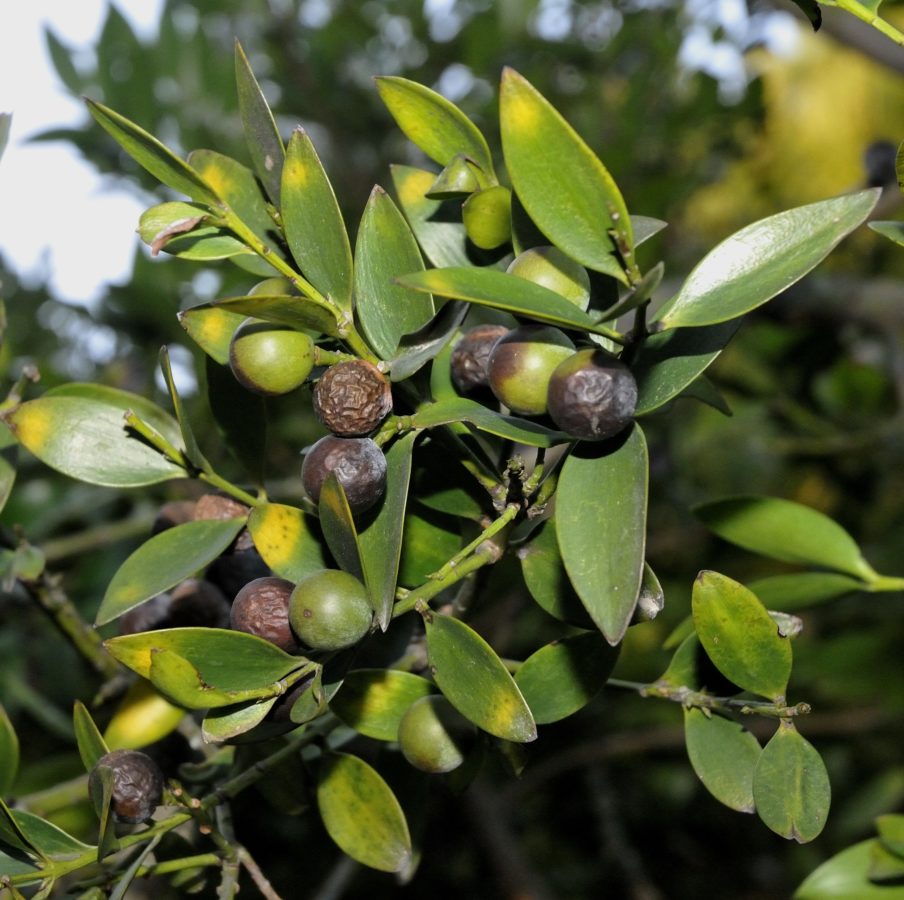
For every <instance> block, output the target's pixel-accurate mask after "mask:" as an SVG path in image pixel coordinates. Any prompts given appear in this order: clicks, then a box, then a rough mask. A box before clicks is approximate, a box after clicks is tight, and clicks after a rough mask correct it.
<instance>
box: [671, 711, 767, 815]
mask: <svg viewBox="0 0 904 900" xmlns="http://www.w3.org/2000/svg"><path fill="white" fill-rule="evenodd" d="M684 740H685V743H686V745H687V755H688V758H689V759H690V761H691V766H693V769H694V771H695V772H696V773H697V777H698V778H699V779H700V781H701V782H703V786H704V787H705V788H706V789H707V790H708V791H709V792H710V793H711V794H712V795H713V797H715V798H716V800H718V801H719V803H723V804H724V805H725V806H727V807H728V808H729V809H733V810H735V811H736V812H746V813H752V812H754V803H753V773H754V770H755V769H756V766H757V763H758V762H759V759H760V754H761V753H762V749H761V747H760V744H759V741H757V739H756V738H755V737H754V736H753V735H752V734H751V733H750V732H749V731H747V729H746V728H742V727H741V726H740V725H739V724H738V723H737V722H735V721H733V720H732V719H727V718H725V717H724V716H720V715H717V714H715V713H713V714H711V715H705V714H704V712H703V711H702V710H700V709H685V711H684Z"/></svg>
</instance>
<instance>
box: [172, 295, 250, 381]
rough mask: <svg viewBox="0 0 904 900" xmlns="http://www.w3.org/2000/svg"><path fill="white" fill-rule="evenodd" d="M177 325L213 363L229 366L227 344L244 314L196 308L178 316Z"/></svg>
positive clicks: (205, 307)
mask: <svg viewBox="0 0 904 900" xmlns="http://www.w3.org/2000/svg"><path fill="white" fill-rule="evenodd" d="M178 317H179V324H180V325H181V326H182V327H183V328H184V329H185V330H186V331H187V332H188V334H189V335H190V337H191V339H192V340H193V341H194V342H195V343H196V344H197V345H198V346H199V347H200V348H201V349H202V350H203V351H204V352H205V353H206V354H207V355H208V356H209V357H210V358H211V359H213V360H214V361H215V362H217V363H219V364H220V365H221V366H226V365H229V344H230V343H231V342H232V335H233V333H234V332H235V330H236V328H238V327H239V325H241V324H242V322H244V321H245V319H246V318H247V314H246V313H240V312H229V311H228V310H225V309H220V308H219V307H216V306H196V307H193V308H192V309H186V310H183V311H182V312H180V313H179V314H178Z"/></svg>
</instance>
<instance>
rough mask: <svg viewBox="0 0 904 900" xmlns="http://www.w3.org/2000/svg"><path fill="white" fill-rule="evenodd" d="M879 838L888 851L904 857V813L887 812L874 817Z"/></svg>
mask: <svg viewBox="0 0 904 900" xmlns="http://www.w3.org/2000/svg"><path fill="white" fill-rule="evenodd" d="M876 830H877V831H878V832H879V840H880V841H881V842H882V846H883V847H885V849H886V850H888V852H889V853H894V854H895V856H900V857H901V858H902V859H904V815H901V814H900V813H898V814H895V813H888V814H886V815H884V816H879V817H878V818H877V819H876Z"/></svg>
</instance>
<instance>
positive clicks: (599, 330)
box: [588, 325, 628, 346]
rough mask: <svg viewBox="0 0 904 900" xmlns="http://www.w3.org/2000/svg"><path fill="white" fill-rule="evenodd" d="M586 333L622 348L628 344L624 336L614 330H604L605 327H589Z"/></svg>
mask: <svg viewBox="0 0 904 900" xmlns="http://www.w3.org/2000/svg"><path fill="white" fill-rule="evenodd" d="M588 331H592V332H593V333H594V334H598V335H601V336H602V337H605V338H609V340H610V341H614V342H615V343H616V344H621V345H622V346H624V345H625V344H627V343H628V338H627V337H626V336H625V335H624V334H622V333H621V332H620V331H616V330H615V329H614V328H606V326H605V325H591V326H590V327H589V328H588Z"/></svg>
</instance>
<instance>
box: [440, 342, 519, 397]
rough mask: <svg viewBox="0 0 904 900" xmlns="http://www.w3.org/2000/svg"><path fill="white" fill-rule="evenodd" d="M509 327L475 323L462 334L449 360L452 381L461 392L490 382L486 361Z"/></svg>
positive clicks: (487, 384) (486, 385) (484, 385)
mask: <svg viewBox="0 0 904 900" xmlns="http://www.w3.org/2000/svg"><path fill="white" fill-rule="evenodd" d="M508 331H509V329H508V328H506V327H505V326H504V325H476V326H475V327H474V328H471V329H469V330H468V331H466V332H465V333H464V335H462V337H461V339H460V340H459V341H458V343H457V344H456V345H455V349H454V350H453V351H452V356H451V357H450V360H449V367H450V369H451V371H452V381H453V382H455V386H456V387H457V388H458V390H459V391H461V392H462V393H463V394H467V393H470V392H471V391H475V390H477V389H478V388H482V387H488V386H489V384H490V380H489V376H488V374H487V363H488V362H489V360H490V353H491V352H492V350H493V347H495V346H496V341H498V340H499V338H501V337H502V336H503V335H504V334H508Z"/></svg>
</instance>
